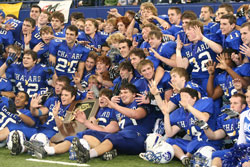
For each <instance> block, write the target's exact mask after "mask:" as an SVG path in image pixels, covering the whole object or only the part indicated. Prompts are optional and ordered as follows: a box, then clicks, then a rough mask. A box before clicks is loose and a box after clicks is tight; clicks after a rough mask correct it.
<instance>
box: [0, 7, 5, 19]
mask: <svg viewBox="0 0 250 167" xmlns="http://www.w3.org/2000/svg"><path fill="white" fill-rule="evenodd" d="M0 16H3V18H5V13H4V11H3V10H1V9H0Z"/></svg>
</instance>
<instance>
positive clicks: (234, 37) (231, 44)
mask: <svg viewBox="0 0 250 167" xmlns="http://www.w3.org/2000/svg"><path fill="white" fill-rule="evenodd" d="M216 35H217V37H218V39H219V40H217V41H215V42H219V43H220V44H221V45H222V47H223V48H224V49H228V48H232V49H234V50H238V51H239V47H240V45H241V44H242V40H241V35H240V31H238V30H233V31H232V32H231V33H230V34H229V35H227V36H226V35H223V34H222V32H221V30H218V31H217V32H216Z"/></svg>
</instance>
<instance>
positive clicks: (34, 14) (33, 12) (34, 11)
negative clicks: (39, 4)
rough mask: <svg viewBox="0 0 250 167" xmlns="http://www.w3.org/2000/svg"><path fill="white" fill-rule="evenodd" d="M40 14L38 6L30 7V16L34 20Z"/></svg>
mask: <svg viewBox="0 0 250 167" xmlns="http://www.w3.org/2000/svg"><path fill="white" fill-rule="evenodd" d="M39 16H40V10H39V8H31V9H30V17H31V18H32V19H34V20H38V18H39Z"/></svg>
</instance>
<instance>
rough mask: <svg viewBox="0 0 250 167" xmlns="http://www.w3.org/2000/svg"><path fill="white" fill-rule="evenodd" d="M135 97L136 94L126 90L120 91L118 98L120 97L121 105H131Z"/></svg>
mask: <svg viewBox="0 0 250 167" xmlns="http://www.w3.org/2000/svg"><path fill="white" fill-rule="evenodd" d="M135 96H136V94H135V93H132V92H131V91H130V90H128V89H123V90H120V97H121V100H122V102H123V104H125V105H128V104H131V103H132V102H133V101H134V100H135Z"/></svg>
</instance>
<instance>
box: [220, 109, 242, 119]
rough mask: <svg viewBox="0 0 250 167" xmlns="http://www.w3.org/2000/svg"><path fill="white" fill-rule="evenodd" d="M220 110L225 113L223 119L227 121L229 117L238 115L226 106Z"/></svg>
mask: <svg viewBox="0 0 250 167" xmlns="http://www.w3.org/2000/svg"><path fill="white" fill-rule="evenodd" d="M221 112H223V113H225V114H227V117H226V118H225V119H224V121H227V120H229V119H231V118H236V117H238V116H239V115H240V114H239V113H238V112H236V111H233V110H231V109H229V108H226V109H224V110H222V111H221Z"/></svg>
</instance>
